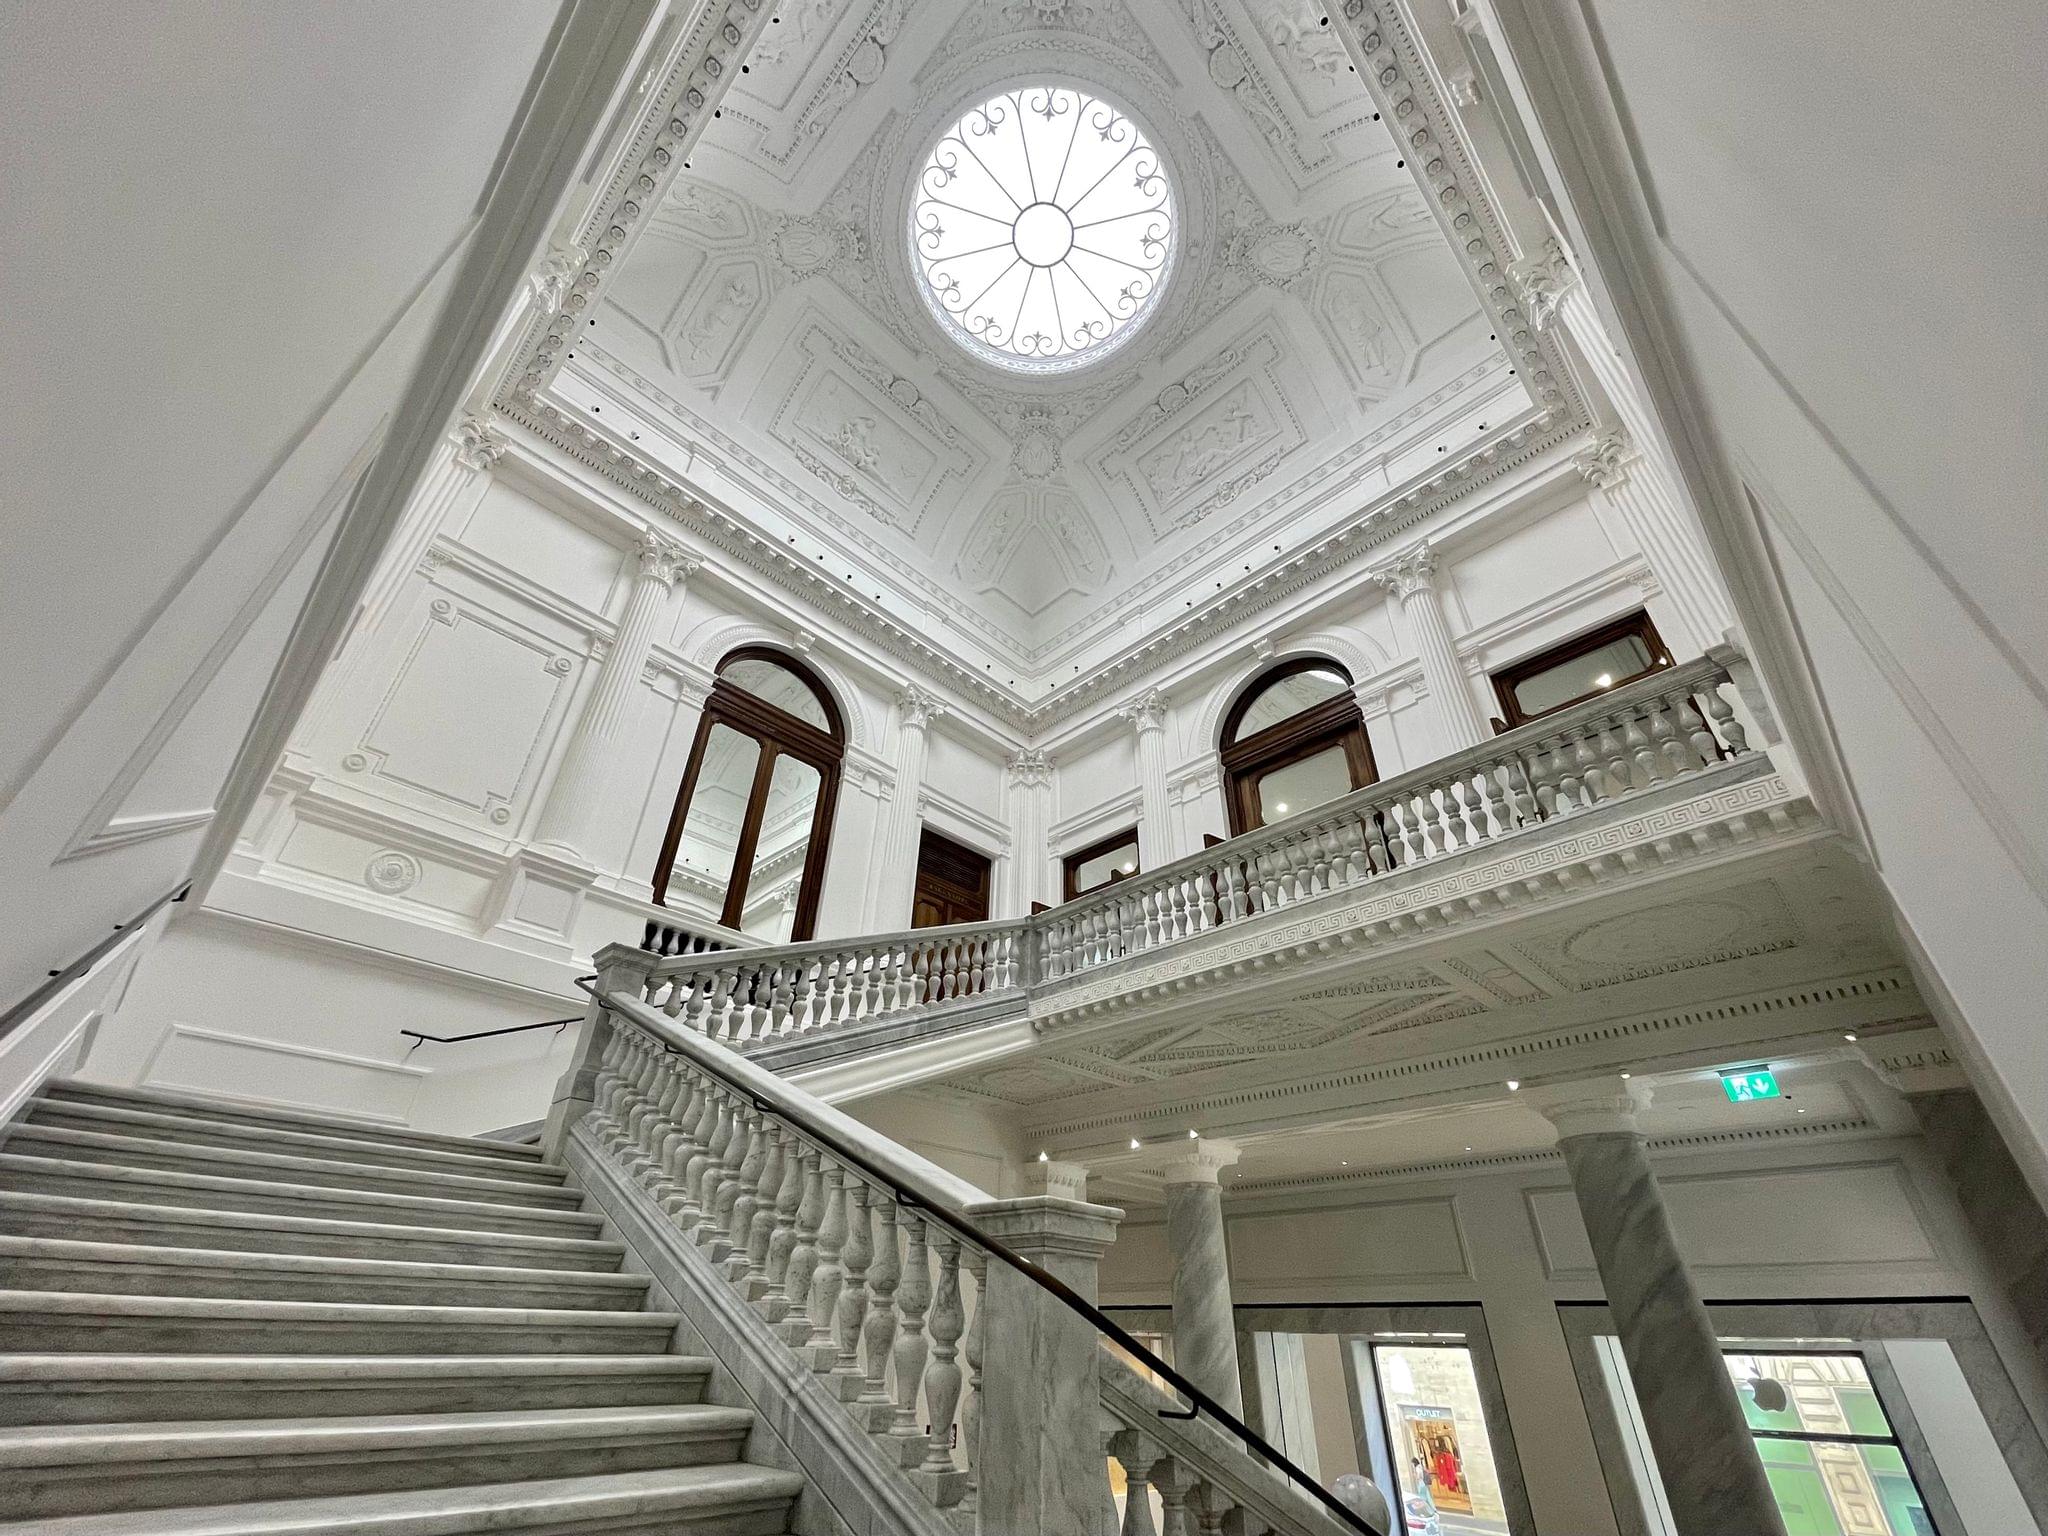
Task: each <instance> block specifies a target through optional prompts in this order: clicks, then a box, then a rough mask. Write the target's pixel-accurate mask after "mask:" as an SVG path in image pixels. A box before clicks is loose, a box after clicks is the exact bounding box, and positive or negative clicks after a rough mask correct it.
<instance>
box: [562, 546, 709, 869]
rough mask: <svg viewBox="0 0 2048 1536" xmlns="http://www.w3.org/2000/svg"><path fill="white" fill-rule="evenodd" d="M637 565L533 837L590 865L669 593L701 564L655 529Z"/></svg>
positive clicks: (637, 555) (641, 549)
mask: <svg viewBox="0 0 2048 1536" xmlns="http://www.w3.org/2000/svg"><path fill="white" fill-rule="evenodd" d="M635 558H636V560H637V562H638V570H637V572H636V573H635V575H634V578H633V588H632V591H631V592H630V593H628V594H627V597H626V611H625V613H624V614H623V615H621V616H620V618H619V627H618V631H617V633H616V634H614V635H613V636H612V642H611V645H610V647H609V649H607V650H606V652H605V657H604V660H603V662H601V663H600V664H599V666H598V671H597V681H596V682H595V683H594V684H592V686H591V689H590V694H589V696H588V697H587V698H586V699H585V700H584V701H583V712H582V714H581V715H579V716H578V717H577V720H576V729H575V731H574V733H573V734H572V735H571V736H570V738H569V750H568V752H567V753H566V754H565V755H564V757H563V759H562V767H561V771H560V772H559V773H557V774H556V775H555V782H554V785H553V787H552V788H550V789H549V791H548V798H547V803H546V804H545V805H544V806H542V808H541V814H540V825H539V827H538V829H537V830H536V832H535V834H534V840H535V841H536V842H538V843H541V844H544V845H547V846H551V847H555V848H560V849H565V850H567V851H568V852H570V853H572V854H575V855H576V856H577V857H579V858H581V859H583V860H585V861H586V862H588V861H590V859H591V855H592V851H593V843H594V841H595V839H596V837H597V835H598V820H599V817H600V815H601V813H602V811H603V808H604V803H605V793H606V790H607V788H608V787H609V785H610V782H611V776H612V770H613V766H614V764H615V763H616V761H617V758H618V745H619V742H618V738H619V733H620V730H621V729H622V727H623V726H624V724H625V720H626V707H627V705H628V704H630V703H631V702H632V700H633V696H634V694H635V693H636V692H637V691H638V689H639V687H640V678H641V673H642V672H643V671H645V669H646V666H647V658H648V655H649V653H650V652H652V651H653V649H654V641H655V636H656V634H657V632H658V631H659V629H660V627H661V618H662V613H663V611H664V609H665V608H666V607H667V604H668V599H669V594H670V593H671V592H672V591H674V590H675V589H676V588H677V587H679V586H680V585H681V584H682V583H683V582H684V581H686V580H687V579H688V577H689V575H690V573H691V572H693V571H695V570H696V569H697V568H698V564H699V562H698V561H696V560H693V559H691V558H690V557H689V556H688V555H687V554H686V553H685V552H684V550H683V548H682V546H680V545H678V544H675V543H673V542H671V541H670V540H668V539H665V538H663V537H662V536H661V535H660V534H659V533H656V532H655V531H654V530H652V529H649V530H648V531H647V532H646V533H645V534H643V535H642V536H641V539H640V543H639V546H638V548H637V549H636V550H635Z"/></svg>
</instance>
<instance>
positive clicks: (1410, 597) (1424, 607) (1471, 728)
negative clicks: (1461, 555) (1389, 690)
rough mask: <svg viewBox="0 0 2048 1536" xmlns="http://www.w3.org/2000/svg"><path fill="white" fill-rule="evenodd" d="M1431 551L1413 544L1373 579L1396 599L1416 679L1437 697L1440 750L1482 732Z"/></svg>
mask: <svg viewBox="0 0 2048 1536" xmlns="http://www.w3.org/2000/svg"><path fill="white" fill-rule="evenodd" d="M1436 572H1437V564H1436V551H1435V550H1433V549H1431V548H1430V547H1429V545H1428V544H1426V543H1425V544H1418V545H1416V546H1415V547H1414V548H1413V549H1411V550H1409V551H1408V552H1407V553H1405V554H1403V555H1400V556H1398V557H1396V558H1395V559H1394V560H1393V561H1392V562H1391V563H1390V564H1388V565H1384V566H1382V567H1381V568H1380V569H1378V570H1376V571H1374V572H1373V579H1374V580H1375V581H1377V582H1378V583H1379V584H1380V585H1381V586H1383V587H1385V588H1386V589H1387V590H1388V591H1389V592H1391V593H1393V594H1394V596H1395V597H1397V598H1399V599H1400V601H1401V616H1402V618H1403V620H1404V621H1405V622H1406V624H1407V627H1408V639H1409V643H1410V644H1412V645H1413V646H1414V647H1415V654H1416V656H1417V657H1418V658H1419V659H1420V660H1421V662H1422V681H1423V683H1424V685H1425V686H1426V687H1427V688H1428V689H1429V696H1430V697H1431V698H1433V699H1435V700H1436V701H1437V705H1436V715H1437V722H1438V729H1439V730H1440V731H1441V732H1442V736H1441V739H1440V740H1439V742H1438V746H1439V747H1440V749H1441V750H1442V751H1443V753H1444V754H1445V755H1448V754H1450V753H1452V752H1456V751H1458V750H1459V749H1460V748H1463V747H1469V746H1473V745H1476V744H1477V743H1479V742H1481V741H1484V740H1485V739H1486V737H1487V735H1488V729H1487V724H1486V719H1485V717H1484V716H1483V715H1481V714H1480V712H1479V706H1478V705H1477V704H1475V703H1473V701H1472V690H1471V689H1470V688H1468V687H1466V686H1465V672H1464V669H1463V668H1462V667H1460V666H1459V665H1458V652H1457V649H1456V647H1455V646H1453V645H1452V644H1451V626H1450V623H1449V621H1448V620H1447V619H1445V617H1444V607H1443V601H1442V599H1441V598H1440V597H1439V596H1438V595H1437V590H1436Z"/></svg>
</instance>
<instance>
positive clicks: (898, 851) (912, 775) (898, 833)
mask: <svg viewBox="0 0 2048 1536" xmlns="http://www.w3.org/2000/svg"><path fill="white" fill-rule="evenodd" d="M896 704H897V709H896V787H895V790H894V792H893V793H892V794H891V795H890V797H889V809H888V813H887V817H886V819H885V820H884V822H883V824H882V836H881V840H880V842H879V843H878V845H877V864H878V867H877V868H876V870H875V886H874V888H875V911H874V914H873V921H872V926H873V928H874V930H875V931H876V932H877V933H894V932H896V931H897V930H898V929H902V928H908V927H909V926H910V903H911V898H912V896H913V895H914V894H915V893H916V890H917V842H918V834H919V833H920V832H921V831H922V830H923V827H924V812H923V809H922V807H921V806H920V804H919V802H920V801H921V800H922V799H923V798H924V760H925V753H926V749H927V747H928V745H929V742H928V740H927V732H928V731H929V730H930V728H931V723H932V721H934V720H936V719H937V718H938V717H939V716H940V715H943V714H944V713H945V712H946V707H945V705H944V704H942V703H941V702H940V701H939V700H938V699H936V698H934V697H933V696H932V695H931V694H929V693H926V692H925V691H924V690H923V689H922V688H917V687H911V688H906V689H904V690H903V695H902V697H901V698H899V699H898V700H897V701H896Z"/></svg>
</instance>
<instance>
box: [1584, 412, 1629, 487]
mask: <svg viewBox="0 0 2048 1536" xmlns="http://www.w3.org/2000/svg"><path fill="white" fill-rule="evenodd" d="M1635 458H1636V450H1635V444H1633V443H1631V442H1630V441H1629V437H1628V433H1627V432H1626V431H1624V430H1623V429H1622V428H1620V427H1615V428H1613V429H1612V430H1611V431H1607V432H1602V433H1601V434H1600V435H1599V436H1598V437H1596V438H1594V439H1593V441H1592V442H1590V443H1588V444H1587V445H1586V446H1585V447H1584V448H1581V449H1580V450H1579V451H1578V452H1577V453H1575V454H1573V455H1572V467H1573V468H1574V469H1576V470H1578V472H1579V473H1580V474H1581V475H1583V476H1585V477H1586V481H1587V483H1588V484H1590V485H1597V486H1598V487H1599V488H1600V489H1601V490H1603V491H1612V490H1617V489H1619V488H1620V487H1621V486H1623V485H1625V484H1627V483H1628V472H1629V465H1631V464H1633V463H1634V462H1635Z"/></svg>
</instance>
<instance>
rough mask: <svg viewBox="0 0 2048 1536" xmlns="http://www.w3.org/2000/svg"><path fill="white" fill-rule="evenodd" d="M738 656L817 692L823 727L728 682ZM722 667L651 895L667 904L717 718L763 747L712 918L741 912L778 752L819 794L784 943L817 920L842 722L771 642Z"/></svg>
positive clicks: (810, 678)
mask: <svg viewBox="0 0 2048 1536" xmlns="http://www.w3.org/2000/svg"><path fill="white" fill-rule="evenodd" d="M736 661H769V662H773V663H774V664H775V665H776V666H778V667H781V668H782V669H783V670H785V671H787V672H789V673H790V674H791V675H792V676H794V677H796V678H797V679H798V680H799V681H800V682H802V683H803V684H804V686H805V687H807V688H809V689H810V690H811V692H812V693H813V694H814V695H816V697H817V700H818V704H819V707H820V708H822V709H823V710H824V712H825V718H826V719H827V720H828V721H830V722H831V728H830V729H829V730H820V729H819V728H818V727H817V726H815V725H813V724H812V723H811V722H810V721H808V720H804V719H800V718H799V717H797V716H796V715H792V714H791V713H789V711H787V710H785V709H779V708H777V707H776V706H775V705H773V704H770V703H769V702H768V701H767V700H765V699H762V698H759V697H757V696H756V695H754V694H751V693H749V692H747V691H746V689H744V688H742V687H740V686H739V685H738V684H737V683H733V682H729V681H727V680H726V678H725V677H724V676H723V674H724V672H725V669H726V668H728V667H730V666H731V665H732V664H733V663H734V662H736ZM718 670H719V673H720V674H721V675H720V676H719V677H718V679H717V680H716V681H715V682H713V683H712V685H711V695H710V697H709V698H707V699H706V700H705V701H704V714H703V717H702V718H701V719H699V720H698V722H697V738H696V740H695V741H693V742H692V743H691V744H690V759H689V765H688V766H687V767H686V768H685V769H684V770H683V783H682V787H681V788H680V789H678V790H677V791H676V802H675V808H674V809H673V810H672V811H670V812H669V818H668V832H667V835H666V836H664V837H663V838H662V840H661V857H660V859H659V860H658V861H657V863H656V864H655V868H654V901H655V905H657V906H667V905H668V882H669V876H670V874H671V873H672V872H673V871H674V869H675V860H676V849H677V848H678V847H680V846H681V844H682V840H683V823H684V821H685V820H686V819H687V818H688V816H689V811H690V801H691V799H692V798H693V797H694V796H695V794H696V792H697V777H698V775H699V773H700V772H701V771H702V770H703V767H704V753H705V749H706V746H707V745H708V744H709V742H710V740H711V732H712V730H713V729H714V728H715V727H717V726H720V725H724V726H727V727H729V728H730V729H732V730H735V731H737V732H739V733H740V734H741V735H743V736H748V737H751V738H753V740H754V741H755V742H757V743H758V744H759V746H760V749H761V755H760V758H759V760H758V761H757V762H756V763H755V764H754V782H753V785H752V787H751V788H750V789H749V790H748V792H747V812H746V817H745V819H744V820H743V821H742V823H741V825H740V835H739V841H738V842H737V843H736V844H735V845H734V848H733V856H732V873H731V874H730V875H728V876H727V878H726V885H725V906H724V909H723V910H722V911H721V912H720V913H719V917H718V921H719V922H720V923H721V924H722V925H723V926H725V927H727V928H737V927H739V925H740V920H741V918H742V916H743V915H744V913H745V909H746V901H747V884H748V881H749V880H750V879H751V878H752V874H753V864H754V848H755V846H756V844H758V843H759V842H760V839H761V822H762V819H763V818H764V816H765V815H766V813H767V809H768V786H769V782H770V776H771V775H772V774H773V773H774V771H775V761H776V759H777V758H779V757H793V758H795V759H796V760H797V761H798V762H801V763H808V764H810V766H811V767H813V768H815V769H817V771H818V799H817V804H816V805H815V806H813V807H812V811H811V833H810V843H809V846H808V847H807V848H806V849H805V850H804V872H803V876H802V878H801V879H800V880H799V881H798V884H797V902H796V917H795V920H794V921H793V923H792V924H791V927H790V942H791V943H802V942H803V941H804V940H806V939H808V938H810V937H811V936H812V935H813V933H814V932H815V931H816V929H817V925H818V898H819V894H820V890H821V887H822V886H823V885H824V875H825V855H826V853H827V851H828V850H827V847H826V845H827V843H828V842H829V841H830V839H831V832H832V813H833V811H834V810H835V808H836V807H837V806H838V803H839V777H840V771H841V768H842V766H843V764H844V763H845V760H846V727H845V725H844V723H843V722H842V720H841V718H840V714H839V707H838V705H836V704H835V703H833V701H832V695H831V693H830V692H829V691H828V690H827V689H826V687H825V685H824V683H823V682H822V681H821V680H820V679H819V677H818V675H817V674H816V673H815V672H813V671H812V670H811V669H810V668H809V667H807V666H805V665H804V664H803V663H802V662H800V661H798V660H797V659H796V658H795V657H794V656H790V655H788V654H786V653H784V652H782V651H778V650H775V649H774V648H773V647H771V646H765V645H748V646H742V647H740V648H739V649H738V650H736V651H734V652H733V653H732V654H731V655H729V656H727V657H726V658H725V660H723V661H721V662H720V663H719V664H718Z"/></svg>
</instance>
